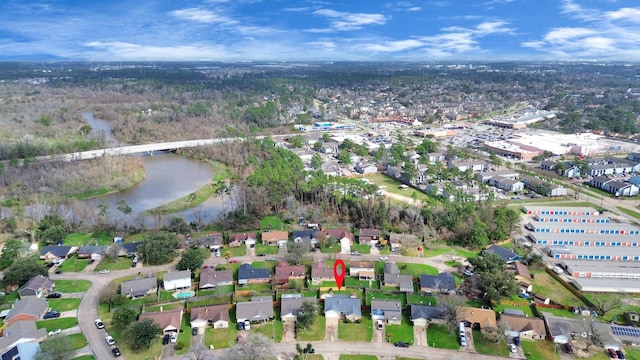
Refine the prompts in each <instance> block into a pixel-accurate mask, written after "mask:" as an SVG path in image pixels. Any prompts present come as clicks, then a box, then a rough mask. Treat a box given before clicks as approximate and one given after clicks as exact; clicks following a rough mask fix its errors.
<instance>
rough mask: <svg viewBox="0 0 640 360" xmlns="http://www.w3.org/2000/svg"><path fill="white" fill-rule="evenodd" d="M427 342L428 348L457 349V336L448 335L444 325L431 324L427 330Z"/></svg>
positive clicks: (447, 329)
mask: <svg viewBox="0 0 640 360" xmlns="http://www.w3.org/2000/svg"><path fill="white" fill-rule="evenodd" d="M427 341H428V342H429V344H428V345H429V346H431V347H434V348H438V349H459V348H460V344H459V343H458V336H457V335H456V334H455V333H453V334H450V333H449V328H448V327H447V326H446V325H440V324H431V325H429V327H428V328H427Z"/></svg>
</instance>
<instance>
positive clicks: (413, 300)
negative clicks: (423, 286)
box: [407, 294, 438, 306]
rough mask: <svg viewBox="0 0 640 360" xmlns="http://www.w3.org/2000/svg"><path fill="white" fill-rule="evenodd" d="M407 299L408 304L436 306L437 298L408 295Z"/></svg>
mask: <svg viewBox="0 0 640 360" xmlns="http://www.w3.org/2000/svg"><path fill="white" fill-rule="evenodd" d="M407 298H408V301H409V304H422V305H432V306H435V305H438V298H436V297H435V296H426V295H417V294H408V296H407Z"/></svg>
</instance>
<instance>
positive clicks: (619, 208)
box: [616, 206, 640, 219]
mask: <svg viewBox="0 0 640 360" xmlns="http://www.w3.org/2000/svg"><path fill="white" fill-rule="evenodd" d="M616 208H617V209H618V210H620V211H622V212H623V213H625V214H627V215H630V216H633V217H635V218H638V219H640V212H637V211H633V210H630V209H627V208H625V207H622V206H616Z"/></svg>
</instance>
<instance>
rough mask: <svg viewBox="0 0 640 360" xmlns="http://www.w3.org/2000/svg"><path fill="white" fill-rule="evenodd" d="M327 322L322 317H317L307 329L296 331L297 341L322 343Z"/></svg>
mask: <svg viewBox="0 0 640 360" xmlns="http://www.w3.org/2000/svg"><path fill="white" fill-rule="evenodd" d="M326 323H327V320H326V319H325V317H324V316H317V317H316V320H315V321H314V322H313V325H311V327H310V328H309V329H306V330H299V331H298V341H322V340H324V333H325V327H326Z"/></svg>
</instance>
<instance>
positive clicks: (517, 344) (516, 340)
mask: <svg viewBox="0 0 640 360" xmlns="http://www.w3.org/2000/svg"><path fill="white" fill-rule="evenodd" d="M513 344H514V345H515V346H520V337H519V336H516V337H514V338H513Z"/></svg>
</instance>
